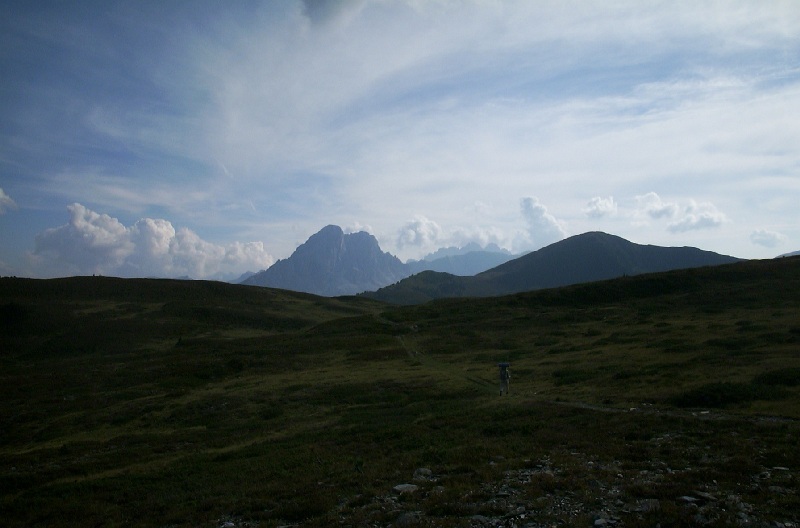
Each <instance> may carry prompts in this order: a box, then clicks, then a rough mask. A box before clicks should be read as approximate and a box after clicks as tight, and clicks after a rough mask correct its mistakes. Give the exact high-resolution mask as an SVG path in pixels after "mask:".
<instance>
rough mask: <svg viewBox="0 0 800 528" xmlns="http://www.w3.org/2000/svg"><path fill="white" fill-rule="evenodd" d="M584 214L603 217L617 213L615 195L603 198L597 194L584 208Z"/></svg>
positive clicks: (590, 216) (591, 216)
mask: <svg viewBox="0 0 800 528" xmlns="http://www.w3.org/2000/svg"><path fill="white" fill-rule="evenodd" d="M583 212H584V214H586V216H588V217H589V218H602V217H604V216H610V215H615V214H617V203H616V202H615V201H614V197H613V196H609V197H608V198H601V197H599V196H595V197H594V198H592V199H591V200H589V202H588V203H587V204H586V207H584V208H583Z"/></svg>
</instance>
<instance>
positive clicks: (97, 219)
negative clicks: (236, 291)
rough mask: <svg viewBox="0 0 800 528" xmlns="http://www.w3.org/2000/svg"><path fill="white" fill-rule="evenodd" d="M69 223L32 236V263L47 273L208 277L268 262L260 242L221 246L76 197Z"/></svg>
mask: <svg viewBox="0 0 800 528" xmlns="http://www.w3.org/2000/svg"><path fill="white" fill-rule="evenodd" d="M67 210H68V211H69V213H70V220H69V223H67V224H65V225H62V226H59V227H55V228H52V229H47V230H46V231H44V232H42V233H39V234H38V235H37V236H36V239H35V249H34V253H33V254H34V257H35V261H36V264H37V265H38V266H39V267H40V268H42V270H43V271H44V272H45V273H46V274H48V275H55V276H59V275H60V276H63V275H87V274H90V273H98V274H102V275H119V276H123V277H151V276H155V277H178V276H184V275H188V276H191V277H194V278H207V277H210V276H212V275H218V274H238V273H241V272H243V271H245V270H259V269H264V268H266V267H268V266H270V265H271V264H272V263H273V261H274V259H273V258H272V257H271V256H270V255H269V254H268V253H267V252H266V251H265V249H264V246H263V244H262V243H261V242H247V243H242V242H234V243H231V244H227V245H225V246H220V245H217V244H213V243H211V242H207V241H205V240H203V239H201V238H200V237H199V236H198V235H197V234H196V233H194V232H192V231H191V230H190V229H187V228H180V229H178V230H176V229H175V228H174V227H173V225H172V223H170V222H169V221H168V220H163V219H154V218H142V219H140V220H138V221H137V222H136V223H134V224H133V225H132V226H130V227H126V226H124V225H123V224H122V223H121V222H120V221H119V220H117V219H116V218H112V217H110V216H109V215H106V214H99V213H96V212H94V211H92V210H90V209H88V208H86V207H85V206H83V205H81V204H79V203H74V204H72V205H70V206H68V207H67Z"/></svg>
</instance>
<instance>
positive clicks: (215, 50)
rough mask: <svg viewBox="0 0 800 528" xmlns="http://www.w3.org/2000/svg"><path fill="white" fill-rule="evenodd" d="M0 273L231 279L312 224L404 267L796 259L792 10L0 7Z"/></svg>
mask: <svg viewBox="0 0 800 528" xmlns="http://www.w3.org/2000/svg"><path fill="white" fill-rule="evenodd" d="M0 29H2V35H3V36H2V37H0V38H2V40H1V42H2V45H0V75H2V78H3V79H4V82H3V83H2V84H0V101H2V102H0V273H2V274H16V275H28V276H42V277H44V276H60V275H70V274H88V273H102V274H116V275H121V276H181V275H189V276H192V277H196V278H204V277H217V276H223V275H226V276H231V275H237V274H239V273H241V272H243V271H246V270H253V271H256V270H257V269H263V268H265V267H267V266H269V265H270V264H271V263H272V262H274V260H275V259H277V258H285V257H287V256H288V255H289V254H291V252H292V251H293V250H294V249H295V248H296V247H297V245H299V244H300V243H302V242H304V241H305V240H306V239H307V238H308V237H309V236H310V235H311V234H313V233H315V232H316V231H318V230H319V229H320V228H322V227H323V226H325V225H328V224H339V225H341V226H343V227H344V228H346V229H348V230H351V231H353V230H360V229H365V230H368V231H369V232H371V233H372V234H374V235H375V236H376V237H377V238H378V240H379V242H380V243H381V246H382V248H383V249H384V250H386V251H390V252H392V253H394V254H397V255H398V256H400V257H401V258H403V259H407V258H420V257H421V256H422V255H424V254H425V253H429V252H432V251H434V250H436V249H437V248H439V247H442V246H452V245H457V246H459V245H466V244H467V243H469V242H477V243H479V244H481V245H486V244H489V243H494V244H497V245H499V246H501V247H504V248H506V249H508V250H510V251H512V252H522V251H527V250H534V249H538V248H540V247H542V246H544V245H547V244H550V243H552V242H555V241H558V240H560V239H562V238H564V237H566V236H569V235H573V234H578V233H582V232H585V231H590V230H602V231H607V232H610V233H613V234H616V235H619V236H623V237H625V238H628V239H629V240H632V241H634V242H639V243H650V244H659V245H693V246H697V247H701V248H703V249H708V250H712V251H717V252H720V253H724V254H730V255H735V256H738V257H745V258H765V257H772V256H775V255H776V254H778V253H785V252H788V251H792V250H796V249H797V247H798V246H800V208H798V207H797V203H798V201H799V199H800V174H798V170H800V169H798V168H799V167H800V150H798V149H797V145H798V144H800V121H798V120H797V119H796V116H797V115H800V67H798V64H800V4H798V3H795V2H781V1H775V2H761V1H756V0H752V1H744V0H743V1H736V0H732V1H731V2H725V3H719V2H704V1H701V2H688V1H686V2H683V1H678V2H670V3H663V2H649V1H644V2H641V1H633V0H630V1H626V0H622V1H619V2H615V3H613V4H607V3H594V2H581V1H577V0H576V1H566V2H563V1H558V2H556V1H550V0H541V1H527V0H516V1H515V0H509V1H507V2H489V1H481V0H474V1H467V2H449V1H441V2H422V1H418V0H380V1H379V0H338V1H335V0H331V1H323V0H305V1H300V0H290V1H286V2H265V3H257V2H241V3H235V4H233V5H222V4H219V3H217V2H205V1H200V2H196V3H180V2H176V3H168V4H166V5H159V4H158V3H153V4H148V5H133V4H130V3H127V2H115V1H112V2H103V3H100V4H98V3H96V2H77V3H74V4H72V5H65V4H61V3H56V4H41V5H37V3H31V4H22V3H20V4H19V5H4V6H2V7H0Z"/></svg>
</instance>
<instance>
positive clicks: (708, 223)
mask: <svg viewBox="0 0 800 528" xmlns="http://www.w3.org/2000/svg"><path fill="white" fill-rule="evenodd" d="M727 221H728V217H727V216H725V214H724V213H722V212H721V211H719V210H718V209H717V208H716V206H714V204H712V203H709V202H702V203H697V202H695V201H694V200H691V201H690V203H689V205H688V206H686V207H685V208H684V210H683V216H682V217H681V218H680V219H678V220H676V221H675V222H672V223H670V224H669V225H668V226H667V229H668V230H669V231H670V232H672V233H683V232H686V231H693V230H696V229H709V228H714V227H719V226H720V225H722V224H724V223H725V222H727Z"/></svg>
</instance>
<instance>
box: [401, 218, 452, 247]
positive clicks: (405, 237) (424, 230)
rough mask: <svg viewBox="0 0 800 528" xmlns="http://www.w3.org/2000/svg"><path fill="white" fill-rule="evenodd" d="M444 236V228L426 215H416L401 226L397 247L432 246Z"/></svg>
mask: <svg viewBox="0 0 800 528" xmlns="http://www.w3.org/2000/svg"><path fill="white" fill-rule="evenodd" d="M441 238H442V228H441V227H440V226H439V224H437V223H436V222H434V221H433V220H429V219H427V218H425V217H424V216H415V217H414V218H413V219H412V220H411V221H410V222H408V223H406V224H405V225H404V226H403V227H402V228H400V234H399V235H398V237H397V247H398V248H400V249H402V248H404V247H408V246H414V247H420V248H424V247H430V246H433V245H435V244H436V243H437V242H438V241H440V239H441Z"/></svg>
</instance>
